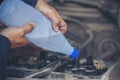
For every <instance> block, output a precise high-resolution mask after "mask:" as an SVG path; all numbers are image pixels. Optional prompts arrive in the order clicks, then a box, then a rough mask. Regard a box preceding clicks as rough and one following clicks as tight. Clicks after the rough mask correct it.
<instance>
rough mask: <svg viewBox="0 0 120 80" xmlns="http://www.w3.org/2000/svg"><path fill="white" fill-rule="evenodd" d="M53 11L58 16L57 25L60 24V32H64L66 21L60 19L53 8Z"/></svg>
mask: <svg viewBox="0 0 120 80" xmlns="http://www.w3.org/2000/svg"><path fill="white" fill-rule="evenodd" d="M53 11H54V12H55V14H56V15H57V17H58V18H59V20H60V21H59V24H58V26H60V27H59V28H60V30H61V32H62V33H65V32H66V31H67V24H66V22H65V21H64V20H63V19H62V17H61V15H60V14H59V13H58V12H57V11H56V10H55V9H54V8H53Z"/></svg>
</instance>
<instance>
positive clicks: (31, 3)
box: [23, 0, 38, 7]
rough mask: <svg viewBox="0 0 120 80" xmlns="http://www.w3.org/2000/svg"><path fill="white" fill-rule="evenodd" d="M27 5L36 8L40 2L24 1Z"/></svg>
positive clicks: (33, 0) (34, 0)
mask: <svg viewBox="0 0 120 80" xmlns="http://www.w3.org/2000/svg"><path fill="white" fill-rule="evenodd" d="M23 1H24V2H25V3H27V4H29V5H31V6H32V7H35V6H36V4H37V1H38V0H23Z"/></svg>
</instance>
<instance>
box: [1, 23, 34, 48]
mask: <svg viewBox="0 0 120 80" xmlns="http://www.w3.org/2000/svg"><path fill="white" fill-rule="evenodd" d="M34 27H35V24H34V23H32V22H30V23H27V24H26V25H24V26H21V27H11V28H6V29H4V30H2V32H1V33H0V34H1V35H3V36H5V37H7V38H8V39H9V40H10V41H11V44H12V45H11V47H12V48H16V47H20V46H24V45H26V44H28V40H27V39H26V38H25V34H27V33H29V32H31V31H32V30H33V28H34Z"/></svg>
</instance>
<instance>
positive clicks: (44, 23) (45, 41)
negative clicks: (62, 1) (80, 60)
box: [0, 0, 79, 58]
mask: <svg viewBox="0 0 120 80" xmlns="http://www.w3.org/2000/svg"><path fill="white" fill-rule="evenodd" d="M0 21H1V22H3V23H4V24H5V25H7V26H8V27H13V26H22V25H24V24H26V23H27V22H31V21H32V22H34V23H36V27H35V29H34V30H33V31H32V32H30V33H28V34H26V37H27V39H28V40H29V41H30V42H31V43H33V44H35V45H36V46H38V47H42V48H43V49H47V50H50V51H54V52H59V53H63V54H66V55H68V56H69V57H70V58H76V57H77V56H78V54H79V51H78V50H77V49H75V48H74V47H72V46H71V45H70V44H69V43H68V41H67V40H66V39H65V37H64V36H63V34H62V33H61V32H60V31H58V32H54V31H53V29H52V23H51V21H50V20H49V19H48V18H47V17H45V16H44V15H43V14H42V13H41V12H39V11H37V10H36V9H35V8H33V7H31V6H29V5H27V4H26V3H24V2H23V1H22V0H4V2H3V3H2V5H1V6H0Z"/></svg>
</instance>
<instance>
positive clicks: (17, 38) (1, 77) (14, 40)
mask: <svg viewBox="0 0 120 80" xmlns="http://www.w3.org/2000/svg"><path fill="white" fill-rule="evenodd" d="M34 26H35V24H34V23H28V24H26V25H25V26H22V27H11V28H6V29H4V30H2V31H1V32H0V80H6V62H7V54H8V49H9V48H15V47H20V46H24V45H26V44H27V43H28V40H27V39H26V38H25V34H26V33H28V32H31V31H32V30H33V28H34Z"/></svg>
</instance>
